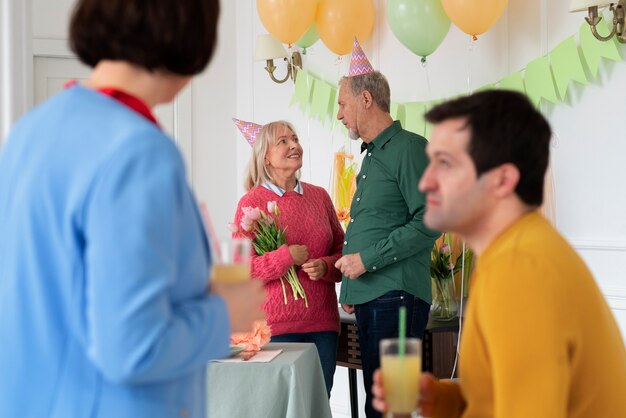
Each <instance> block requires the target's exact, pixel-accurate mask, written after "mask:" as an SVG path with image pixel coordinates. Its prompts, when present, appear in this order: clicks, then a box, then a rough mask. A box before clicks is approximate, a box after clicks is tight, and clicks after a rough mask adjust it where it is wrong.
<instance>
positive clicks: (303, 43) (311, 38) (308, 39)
mask: <svg viewBox="0 0 626 418" xmlns="http://www.w3.org/2000/svg"><path fill="white" fill-rule="evenodd" d="M319 39H320V35H319V34H318V33H317V25H316V24H315V21H313V23H312V24H311V27H310V28H309V30H307V31H306V33H305V34H304V35H302V37H301V38H300V39H298V40H297V41H296V45H298V46H299V47H300V48H308V47H310V46H311V45H313V44H314V43H315V42H317V41H318V40H319Z"/></svg>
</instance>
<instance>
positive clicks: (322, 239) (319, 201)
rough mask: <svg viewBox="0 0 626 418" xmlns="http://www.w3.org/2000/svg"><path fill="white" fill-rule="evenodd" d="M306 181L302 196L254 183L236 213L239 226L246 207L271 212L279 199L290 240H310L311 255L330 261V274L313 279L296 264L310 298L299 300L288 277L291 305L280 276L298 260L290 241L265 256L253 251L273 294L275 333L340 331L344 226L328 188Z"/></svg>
mask: <svg viewBox="0 0 626 418" xmlns="http://www.w3.org/2000/svg"><path fill="white" fill-rule="evenodd" d="M302 186H303V190H304V193H303V194H302V195H300V194H298V193H297V192H295V191H289V192H286V193H285V194H284V195H283V196H282V197H280V196H278V195H277V194H275V193H274V192H272V191H270V190H268V189H266V188H265V187H262V186H257V187H254V188H252V189H251V190H250V191H249V192H248V193H246V194H245V195H244V196H243V197H242V198H241V200H239V204H238V205H237V212H236V214H235V225H240V222H241V218H242V217H243V211H242V208H243V207H247V206H251V207H258V208H260V209H262V210H264V211H266V212H267V202H270V201H272V200H274V201H276V203H277V204H278V208H279V209H280V221H281V223H282V225H283V226H285V227H286V238H287V244H288V245H293V244H300V245H306V246H307V248H308V250H309V258H310V259H317V258H320V259H322V260H324V261H325V262H326V267H327V272H326V275H325V276H324V277H322V278H320V279H319V280H311V279H310V278H309V275H308V274H306V273H305V272H304V271H302V269H301V268H300V267H297V268H296V273H297V274H298V279H299V280H300V283H301V284H302V287H303V288H304V291H305V293H306V296H307V299H308V301H309V307H308V308H306V307H305V305H304V300H302V299H298V300H297V301H294V299H293V294H292V293H291V287H290V286H289V284H288V283H287V282H286V281H285V289H286V292H287V304H286V305H285V304H284V299H283V290H282V287H281V284H280V280H279V278H280V277H282V276H283V275H284V274H285V273H287V270H288V269H289V267H291V266H292V265H293V258H292V257H291V254H290V253H289V249H288V248H287V245H283V246H282V247H280V248H279V249H278V250H275V251H272V252H269V253H265V254H263V256H257V255H256V254H254V255H253V257H252V272H251V274H252V277H254V278H257V279H260V280H263V282H264V283H265V290H266V292H267V299H266V301H265V303H264V305H263V309H264V310H265V313H266V315H267V323H268V324H269V325H270V326H271V327H272V335H281V334H290V333H304V332H318V331H336V332H339V311H338V305H337V294H336V293H335V282H340V281H341V273H340V272H339V270H337V269H336V268H335V262H336V261H337V260H338V259H339V257H341V249H342V246H343V229H341V225H340V224H339V221H338V220H337V216H336V214H335V209H334V207H333V204H332V202H331V200H330V197H329V196H328V193H327V192H326V190H324V189H322V188H321V187H317V186H314V185H312V184H308V183H304V182H303V183H302Z"/></svg>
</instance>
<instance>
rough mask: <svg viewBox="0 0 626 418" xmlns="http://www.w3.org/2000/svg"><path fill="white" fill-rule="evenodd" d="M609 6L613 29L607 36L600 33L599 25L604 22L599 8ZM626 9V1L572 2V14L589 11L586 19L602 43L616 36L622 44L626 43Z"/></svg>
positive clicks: (597, 0) (574, 0)
mask: <svg viewBox="0 0 626 418" xmlns="http://www.w3.org/2000/svg"><path fill="white" fill-rule="evenodd" d="M604 6H609V10H611V11H612V12H613V28H612V29H611V33H609V34H608V35H607V36H602V35H600V34H599V33H598V30H597V28H596V26H597V24H598V23H600V20H602V16H599V15H598V7H604ZM625 8H626V0H618V1H615V2H612V3H609V2H606V1H602V0H571V1H570V12H580V11H582V10H587V11H588V13H589V16H588V17H586V18H585V20H586V21H587V23H589V26H590V27H591V33H593V36H595V37H596V38H597V39H599V40H601V41H608V40H609V39H611V38H612V37H613V36H614V35H615V36H617V40H618V41H620V42H621V43H626V30H625V25H624V9H625Z"/></svg>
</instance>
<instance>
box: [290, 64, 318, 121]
mask: <svg viewBox="0 0 626 418" xmlns="http://www.w3.org/2000/svg"><path fill="white" fill-rule="evenodd" d="M314 80H315V77H313V76H312V75H310V74H309V73H308V72H306V71H304V70H300V71H298V76H297V77H296V84H295V86H294V89H293V97H292V98H291V102H290V103H289V105H290V106H293V105H294V104H295V103H298V104H299V105H300V110H301V111H302V113H305V111H306V108H307V106H308V105H309V101H310V100H311V89H312V87H313V81H314Z"/></svg>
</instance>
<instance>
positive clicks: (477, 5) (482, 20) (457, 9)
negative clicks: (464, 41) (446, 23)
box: [441, 0, 507, 36]
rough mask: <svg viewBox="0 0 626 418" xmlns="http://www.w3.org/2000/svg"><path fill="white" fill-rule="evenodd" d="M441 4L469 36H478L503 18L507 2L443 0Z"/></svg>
mask: <svg viewBox="0 0 626 418" xmlns="http://www.w3.org/2000/svg"><path fill="white" fill-rule="evenodd" d="M441 4H442V5H443V9H444V10H445V11H446V14H447V15H448V17H449V18H450V20H451V21H452V23H454V24H455V25H457V26H458V27H459V29H461V30H462V31H463V32H465V33H467V34H468V35H472V36H477V35H480V34H482V33H485V32H487V30H489V28H490V27H491V26H493V24H494V23H496V21H497V20H498V19H499V18H500V16H502V13H503V12H504V9H505V8H506V4H507V0H441Z"/></svg>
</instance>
